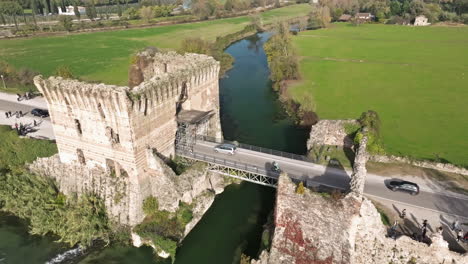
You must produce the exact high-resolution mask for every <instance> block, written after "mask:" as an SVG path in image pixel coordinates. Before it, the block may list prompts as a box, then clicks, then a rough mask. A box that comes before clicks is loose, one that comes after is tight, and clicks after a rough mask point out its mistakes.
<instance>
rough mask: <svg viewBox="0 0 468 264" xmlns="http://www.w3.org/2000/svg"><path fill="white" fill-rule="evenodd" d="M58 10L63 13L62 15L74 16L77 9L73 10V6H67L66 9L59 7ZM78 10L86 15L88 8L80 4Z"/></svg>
mask: <svg viewBox="0 0 468 264" xmlns="http://www.w3.org/2000/svg"><path fill="white" fill-rule="evenodd" d="M58 11H59V15H61V16H74V15H75V11H74V10H73V6H66V7H65V10H62V8H61V7H59V8H58ZM78 12H80V14H82V15H84V14H86V8H85V7H84V6H78Z"/></svg>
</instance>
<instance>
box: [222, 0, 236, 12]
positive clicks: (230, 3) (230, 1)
mask: <svg viewBox="0 0 468 264" xmlns="http://www.w3.org/2000/svg"><path fill="white" fill-rule="evenodd" d="M233 6H234V4H233V0H226V2H225V3H224V10H226V11H232V9H233Z"/></svg>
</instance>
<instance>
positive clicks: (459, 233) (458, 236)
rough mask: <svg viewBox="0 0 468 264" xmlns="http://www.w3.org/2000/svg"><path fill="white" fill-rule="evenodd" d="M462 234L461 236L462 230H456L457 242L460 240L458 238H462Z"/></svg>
mask: <svg viewBox="0 0 468 264" xmlns="http://www.w3.org/2000/svg"><path fill="white" fill-rule="evenodd" d="M462 236H463V232H462V231H461V230H460V231H458V233H457V241H458V242H459V241H460V239H461V238H462Z"/></svg>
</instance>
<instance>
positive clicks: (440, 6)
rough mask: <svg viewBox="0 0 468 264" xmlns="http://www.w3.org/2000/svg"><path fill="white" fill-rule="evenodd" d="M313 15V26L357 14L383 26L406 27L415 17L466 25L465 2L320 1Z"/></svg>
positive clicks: (432, 0)
mask: <svg viewBox="0 0 468 264" xmlns="http://www.w3.org/2000/svg"><path fill="white" fill-rule="evenodd" d="M315 12H316V14H315V18H316V22H318V24H319V25H322V26H323V25H324V24H327V22H325V20H328V18H329V20H330V21H337V20H338V19H339V17H340V16H341V15H342V14H350V15H355V14H356V13H358V12H368V13H371V14H373V15H374V16H375V20H376V21H378V22H387V23H398V24H403V23H410V22H411V21H413V20H414V18H415V17H417V16H419V15H424V16H426V17H427V18H428V20H429V22H431V23H435V22H439V21H452V22H461V23H468V0H320V5H319V7H318V8H317V10H315ZM330 21H328V22H330Z"/></svg>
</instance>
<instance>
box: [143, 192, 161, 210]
mask: <svg viewBox="0 0 468 264" xmlns="http://www.w3.org/2000/svg"><path fill="white" fill-rule="evenodd" d="M158 209H159V203H158V200H157V199H156V198H155V197H153V196H150V197H148V198H146V199H145V200H144V201H143V212H144V213H145V214H146V215H153V214H154V213H156V212H157V211H158Z"/></svg>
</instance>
